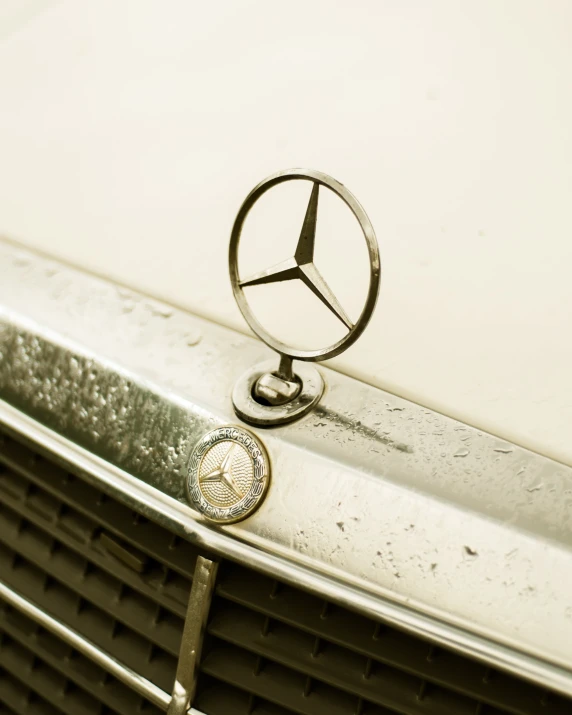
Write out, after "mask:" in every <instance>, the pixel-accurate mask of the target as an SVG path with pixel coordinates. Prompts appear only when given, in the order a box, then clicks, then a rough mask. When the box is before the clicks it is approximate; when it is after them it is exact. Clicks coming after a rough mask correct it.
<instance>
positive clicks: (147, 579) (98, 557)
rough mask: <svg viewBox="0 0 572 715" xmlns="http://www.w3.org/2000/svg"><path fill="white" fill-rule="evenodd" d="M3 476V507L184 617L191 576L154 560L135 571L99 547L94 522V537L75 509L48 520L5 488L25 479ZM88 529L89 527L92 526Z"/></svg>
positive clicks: (11, 475)
mask: <svg viewBox="0 0 572 715" xmlns="http://www.w3.org/2000/svg"><path fill="white" fill-rule="evenodd" d="M2 476H4V479H2V477H1V476H0V491H1V499H2V504H3V505H4V506H5V507H7V508H9V509H10V510H11V511H12V512H14V513H15V514H17V515H18V516H19V517H20V518H21V519H26V520H28V521H29V522H30V523H31V524H34V525H35V526H37V527H38V528H39V529H41V530H42V531H44V532H45V533H46V534H49V536H51V537H52V538H53V539H54V540H55V541H57V542H60V543H62V544H64V545H65V546H66V547H68V548H69V549H72V550H73V551H75V552H76V553H78V554H79V555H81V556H83V557H84V558H85V559H86V560H88V561H90V562H91V563H92V564H94V565H96V566H97V567H98V568H100V569H102V570H103V571H106V572H107V573H109V574H110V575H112V576H114V577H115V578H116V579H118V580H119V581H121V582H122V583H125V584H126V585H127V586H129V587H130V588H132V589H134V590H136V591H139V592H140V593H141V594H143V595H144V596H147V597H148V598H151V599H153V600H155V601H156V602H157V603H159V604H160V605H161V606H162V607H164V608H166V609H168V610H170V611H172V612H173V613H175V614H176V615H178V616H179V617H180V618H184V616H185V609H186V604H187V600H188V597H189V592H190V586H191V581H190V579H187V578H185V577H183V576H181V575H180V574H178V573H175V572H170V573H169V569H168V567H165V566H163V565H162V564H160V563H159V562H158V561H155V560H152V561H149V562H148V565H147V568H146V569H145V571H144V572H143V573H142V574H140V573H136V572H134V571H133V570H132V569H130V568H129V567H128V566H125V565H124V564H123V563H121V562H120V561H119V560H118V559H116V558H115V557H114V556H113V555H110V554H109V553H108V552H107V551H106V550H105V549H104V548H103V547H102V546H100V543H99V537H98V535H97V532H98V530H99V529H100V527H98V526H97V525H95V524H94V526H93V530H94V532H95V537H94V538H88V536H87V534H86V529H80V527H79V526H78V524H79V519H80V518H81V515H80V514H79V513H78V512H75V511H73V510H71V509H68V510H67V512H66V514H65V516H64V517H62V518H60V519H58V520H50V519H48V518H47V517H45V516H41V515H39V514H37V513H35V512H34V511H32V510H31V509H29V508H28V507H27V505H26V504H25V502H24V501H23V500H22V499H18V498H16V497H15V496H13V494H12V493H11V492H10V491H9V489H8V488H7V487H6V484H7V483H8V478H9V477H12V478H13V479H16V478H18V479H20V481H24V480H23V479H22V478H21V477H17V475H15V474H14V473H11V474H10V473H6V474H5V475H2ZM73 524H75V525H76V528H75V529H74V528H73V527H72V526H71V525H73ZM88 528H91V525H90V526H89V527H88Z"/></svg>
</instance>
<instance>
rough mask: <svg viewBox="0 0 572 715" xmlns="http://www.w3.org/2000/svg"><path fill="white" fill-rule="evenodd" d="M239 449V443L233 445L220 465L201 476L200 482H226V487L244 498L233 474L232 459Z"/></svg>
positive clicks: (240, 497)
mask: <svg viewBox="0 0 572 715" xmlns="http://www.w3.org/2000/svg"><path fill="white" fill-rule="evenodd" d="M237 449H238V445H236V444H233V445H231V447H230V449H229V450H228V452H227V453H226V455H225V456H224V459H223V460H222V462H221V463H220V465H219V466H218V467H217V468H216V469H214V470H213V471H212V472H210V473H209V474H205V475H204V476H202V477H199V482H200V483H201V484H205V483H208V482H220V483H221V484H224V485H225V487H227V489H229V490H230V491H231V492H232V493H233V494H234V495H235V496H237V497H238V498H239V499H242V497H243V496H244V494H243V493H242V491H241V489H240V487H239V485H238V483H237V481H236V479H235V478H234V476H233V474H232V460H233V458H234V455H235V453H236V450H237Z"/></svg>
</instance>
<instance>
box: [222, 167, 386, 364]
mask: <svg viewBox="0 0 572 715" xmlns="http://www.w3.org/2000/svg"><path fill="white" fill-rule="evenodd" d="M299 180H302V181H306V182H309V183H310V184H311V191H310V198H309V201H308V206H307V208H306V215H305V218H304V222H303V224H302V229H301V231H300V236H299V238H298V243H297V245H296V249H295V251H294V256H292V257H291V258H287V259H286V260H284V261H282V262H281V263H278V264H277V265H275V266H272V267H270V268H266V269H264V270H262V271H260V272H258V273H256V274H255V275H252V276H248V277H246V278H241V277H240V276H239V271H238V247H239V242H240V236H241V233H242V228H243V225H244V222H245V220H246V217H247V216H248V213H249V212H250V210H251V209H252V207H253V206H254V204H255V203H256V202H257V201H258V200H259V199H260V198H261V197H262V196H263V194H265V193H266V192H267V191H269V190H270V189H272V188H273V187H275V186H277V185H278V184H281V183H284V182H286V181H299ZM321 187H325V188H326V189H328V190H330V191H332V192H333V193H334V194H336V195H337V196H338V197H339V198H340V199H341V200H342V201H343V202H344V203H345V204H346V205H347V206H348V208H349V209H350V210H351V211H352V213H353V214H354V216H355V217H356V219H357V221H358V223H359V225H360V228H361V230H362V233H363V235H364V238H365V241H366V244H367V250H368V255H369V264H370V272H369V287H368V293H367V297H366V300H365V304H364V307H363V309H362V312H361V314H360V316H359V318H358V319H357V321H356V322H355V323H353V322H352V321H351V320H350V318H349V316H348V315H347V313H346V311H345V310H344V308H343V306H342V305H341V304H340V302H339V301H338V299H337V298H336V296H335V295H334V293H333V292H332V290H331V289H330V287H329V286H328V284H327V282H326V281H325V279H324V278H323V276H322V274H321V273H320V271H319V269H318V267H317V266H316V264H315V263H314V248H315V240H316V224H317V219H318V202H319V193H320V189H321ZM229 270H230V280H231V284H232V289H233V292H234V297H235V300H236V302H237V304H238V307H239V308H240V310H241V312H242V314H243V316H244V318H245V319H246V321H247V322H248V324H249V325H250V327H251V328H252V330H253V331H254V332H255V333H256V335H258V337H259V338H260V339H261V340H263V341H264V342H265V343H266V344H267V345H268V346H269V347H271V348H272V349H274V350H276V352H278V353H279V354H280V355H281V356H285V357H287V358H289V359H291V360H305V361H310V362H316V361H319V360H327V359H328V358H331V357H335V356H336V355H339V354H340V353H341V352H343V351H344V350H346V349H347V348H348V347H349V346H350V345H352V344H353V343H354V342H355V341H356V340H357V339H358V338H359V337H360V335H361V334H362V333H363V331H364V330H365V328H366V326H367V324H368V323H369V320H370V318H371V316H372V313H373V310H374V308H375V304H376V302H377V297H378V294H379V284H380V273H381V269H380V259H379V249H378V245H377V240H376V237H375V233H374V230H373V226H372V225H371V222H370V220H369V218H368V216H367V214H366V213H365V211H364V209H363V207H362V206H361V204H360V203H359V201H358V200H357V199H356V198H355V196H354V195H353V194H352V193H351V192H350V191H349V190H348V189H346V187H345V186H344V185H343V184H341V183H340V182H339V181H336V180H335V179H333V178H332V177H331V176H328V175H327V174H323V173H322V172H321V171H315V170H311V169H289V170H287V171H281V172H278V173H277V174H273V175H272V176H269V177H268V178H266V179H264V181H262V182H261V183H260V184H258V186H256V187H255V188H254V189H253V190H252V191H251V192H250V194H249V195H248V196H247V197H246V199H245V201H244V203H243V204H242V206H241V207H240V210H239V212H238V214H237V216H236V219H235V222H234V226H233V229H232V233H231V238H230V246H229ZM294 279H298V280H301V281H302V282H303V283H304V285H305V286H307V288H309V289H310V290H311V291H312V292H313V293H314V295H315V296H316V297H317V298H319V300H321V301H322V303H323V304H324V305H325V306H326V307H327V308H328V309H329V310H330V311H331V312H332V313H333V314H334V315H335V316H336V318H337V319H338V320H339V321H340V322H342V323H343V324H344V326H345V327H346V329H347V331H348V332H347V333H346V335H344V336H343V337H342V338H341V339H340V340H338V341H337V342H336V343H334V344H333V345H330V346H328V347H325V348H320V349H316V350H300V349H297V348H294V347H292V346H289V345H286V344H285V343H283V342H281V341H280V340H278V339H276V338H275V337H274V336H273V335H271V334H270V333H269V332H268V331H267V330H266V329H265V328H264V327H263V326H262V325H261V324H260V322H259V321H258V319H257V318H256V316H255V315H254V314H253V312H252V310H251V309H250V306H249V304H248V301H247V299H246V296H245V293H244V289H245V288H248V287H251V286H258V285H264V284H267V283H276V282H280V281H288V280H294Z"/></svg>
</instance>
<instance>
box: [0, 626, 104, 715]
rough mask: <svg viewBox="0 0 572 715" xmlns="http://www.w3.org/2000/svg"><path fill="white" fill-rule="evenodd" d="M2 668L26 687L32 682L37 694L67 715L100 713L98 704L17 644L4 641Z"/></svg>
mask: <svg viewBox="0 0 572 715" xmlns="http://www.w3.org/2000/svg"><path fill="white" fill-rule="evenodd" d="M0 667H2V668H3V669H4V670H5V672H7V673H9V674H10V676H11V677H12V678H15V679H16V680H19V681H20V682H21V683H23V684H24V685H25V684H26V683H27V682H29V681H31V682H33V683H34V691H35V692H36V693H38V694H39V695H41V696H42V698H44V699H45V700H46V701H47V702H49V703H50V704H51V705H53V706H54V707H55V708H57V709H58V710H60V711H61V712H62V713H65V715H94V714H95V713H97V715H99V713H101V710H102V705H101V703H100V702H99V701H98V700H96V699H95V698H93V697H92V696H90V695H88V694H87V693H86V692H85V691H84V690H82V689H80V688H78V687H77V686H76V685H75V683H74V682H73V681H71V680H70V679H69V678H68V677H66V676H65V675H62V674H61V673H59V672H58V671H56V670H54V669H53V668H51V667H50V666H49V665H47V664H46V663H45V662H44V661H42V660H40V659H39V658H36V656H35V655H34V654H33V653H31V652H30V651H28V650H27V649H26V648H24V647H23V646H21V645H20V644H19V643H18V642H17V641H15V640H12V639H10V638H7V639H5V640H4V643H3V644H2V648H1V649H0Z"/></svg>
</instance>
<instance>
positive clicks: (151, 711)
mask: <svg viewBox="0 0 572 715" xmlns="http://www.w3.org/2000/svg"><path fill="white" fill-rule="evenodd" d="M0 631H3V632H4V633H5V634H7V635H8V636H10V637H11V638H12V639H13V640H14V641H17V642H18V643H20V644H21V645H22V646H24V648H26V649H27V650H28V651H29V652H31V653H32V654H33V655H35V656H36V657H37V658H39V659H41V660H42V661H43V662H45V663H46V664H47V665H49V666H51V667H52V668H53V669H54V671H58V672H59V673H60V674H61V675H63V676H66V675H67V676H68V677H69V678H70V680H72V681H73V682H74V683H76V685H78V686H79V687H80V688H82V689H83V690H84V691H85V692H86V693H88V694H90V695H91V696H93V698H94V699H96V700H99V701H101V703H102V704H103V705H105V706H107V707H109V708H111V709H112V710H113V711H114V712H116V713H117V714H118V715H133V713H135V712H136V711H137V710H138V709H139V708H140V707H141V704H142V702H143V699H142V698H141V697H140V696H139V695H137V694H136V693H134V692H133V691H132V690H130V689H129V688H128V687H127V686H125V685H123V684H122V683H120V682H119V681H117V680H116V679H114V678H113V677H111V676H110V675H109V674H108V673H107V672H106V671H104V670H103V669H102V668H100V667H99V666H97V665H96V664H95V663H93V662H92V661H91V660H89V659H88V658H86V657H85V656H82V655H81V654H79V653H77V651H74V650H73V648H71V647H70V646H69V645H67V644H65V643H63V642H62V641H61V640H59V639H58V638H57V637H56V636H54V635H52V634H51V633H49V632H47V631H45V630H44V629H42V628H38V627H37V626H36V624H35V623H34V622H33V621H30V619H28V618H27V617H26V616H24V615H23V614H21V613H19V612H18V611H13V610H10V609H3V610H2V611H1V612H0ZM145 712H146V713H148V715H158V714H159V713H160V712H161V711H160V710H158V709H157V708H155V707H154V706H152V705H148V706H147V709H146V711H145Z"/></svg>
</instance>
